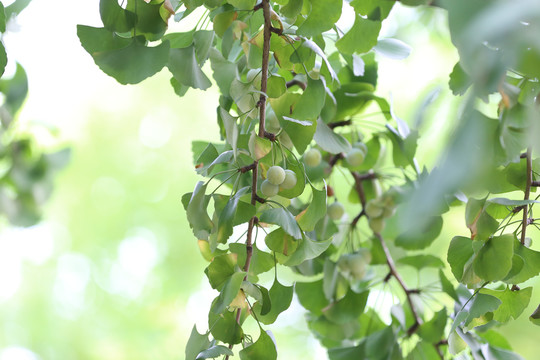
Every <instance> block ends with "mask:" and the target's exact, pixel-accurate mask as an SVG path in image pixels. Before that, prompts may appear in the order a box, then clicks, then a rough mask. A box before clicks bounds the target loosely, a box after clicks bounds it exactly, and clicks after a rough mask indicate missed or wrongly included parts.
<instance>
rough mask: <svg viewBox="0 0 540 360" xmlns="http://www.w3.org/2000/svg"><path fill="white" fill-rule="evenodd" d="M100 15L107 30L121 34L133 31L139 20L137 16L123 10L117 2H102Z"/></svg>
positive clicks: (102, 0)
mask: <svg viewBox="0 0 540 360" xmlns="http://www.w3.org/2000/svg"><path fill="white" fill-rule="evenodd" d="M99 14H100V15H101V21H103V26H105V28H106V29H107V30H110V31H114V32H119V33H125V32H128V31H131V29H133V27H134V26H135V21H136V20H137V16H136V15H135V14H134V13H132V12H131V11H128V10H125V9H123V8H122V7H121V6H120V5H119V4H118V1H117V0H100V1H99Z"/></svg>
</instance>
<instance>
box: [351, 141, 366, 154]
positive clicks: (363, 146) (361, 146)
mask: <svg viewBox="0 0 540 360" xmlns="http://www.w3.org/2000/svg"><path fill="white" fill-rule="evenodd" d="M353 147H354V148H356V149H359V150H362V152H363V153H364V156H366V154H367V152H368V148H367V145H366V144H365V143H363V142H361V141H357V142H355V143H354V144H353Z"/></svg>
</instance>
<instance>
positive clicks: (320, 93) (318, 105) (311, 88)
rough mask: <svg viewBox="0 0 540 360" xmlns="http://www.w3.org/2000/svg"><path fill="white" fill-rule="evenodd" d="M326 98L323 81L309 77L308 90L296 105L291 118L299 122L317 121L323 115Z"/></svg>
mask: <svg viewBox="0 0 540 360" xmlns="http://www.w3.org/2000/svg"><path fill="white" fill-rule="evenodd" d="M325 96H326V91H325V84H324V82H323V80H313V79H311V78H310V77H308V83H307V87H306V90H305V91H304V93H303V94H302V96H301V97H300V99H299V100H298V102H297V103H296V106H295V107H294V111H293V112H292V114H291V117H292V118H294V119H297V120H315V119H316V118H317V117H318V116H319V114H320V113H321V109H322V108H323V106H324V99H325Z"/></svg>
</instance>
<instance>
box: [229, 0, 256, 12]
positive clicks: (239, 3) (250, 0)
mask: <svg viewBox="0 0 540 360" xmlns="http://www.w3.org/2000/svg"><path fill="white" fill-rule="evenodd" d="M227 2H228V3H229V4H231V5H232V6H234V7H235V8H237V9H240V10H253V7H254V6H255V3H256V2H257V1H256V0H227Z"/></svg>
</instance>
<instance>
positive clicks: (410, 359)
mask: <svg viewBox="0 0 540 360" xmlns="http://www.w3.org/2000/svg"><path fill="white" fill-rule="evenodd" d="M440 358H441V357H440V356H439V354H438V353H437V351H436V350H435V346H433V344H430V343H428V342H427V341H419V342H418V343H417V344H416V346H415V347H414V349H413V350H412V351H411V352H410V353H409V355H407V360H437V359H440Z"/></svg>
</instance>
